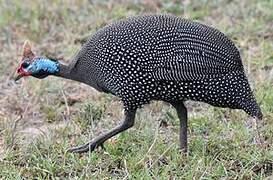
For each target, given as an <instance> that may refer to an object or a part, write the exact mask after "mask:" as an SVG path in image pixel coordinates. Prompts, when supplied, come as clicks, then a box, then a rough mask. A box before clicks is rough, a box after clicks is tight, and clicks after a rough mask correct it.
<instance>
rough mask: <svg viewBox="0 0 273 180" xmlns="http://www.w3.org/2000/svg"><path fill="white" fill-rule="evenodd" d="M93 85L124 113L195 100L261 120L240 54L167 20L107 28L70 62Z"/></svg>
mask: <svg viewBox="0 0 273 180" xmlns="http://www.w3.org/2000/svg"><path fill="white" fill-rule="evenodd" d="M73 65H74V66H73V72H75V73H78V76H79V78H82V79H83V80H82V81H85V82H87V84H90V85H91V86H93V87H95V88H97V89H100V90H103V91H105V92H109V93H112V94H114V95H117V96H119V97H121V98H122V101H123V102H124V106H125V108H127V109H130V108H131V109H135V108H138V107H141V106H142V105H143V104H146V103H149V102H150V101H151V100H163V101H167V102H175V101H186V100H189V99H190V100H196V101H203V102H207V103H209V104H211V105H214V106H219V107H229V108H238V109H243V110H245V111H246V112H247V113H248V114H250V115H251V116H255V117H259V118H261V117H262V113H261V111H260V108H259V106H258V105H257V103H256V100H255V98H254V96H253V94H252V92H251V89H250V87H249V83H248V81H247V79H246V77H245V74H244V70H243V65H242V61H241V58H240V54H239V52H238V50H237V48H236V47H235V45H234V44H233V43H232V42H231V41H230V40H229V39H228V38H227V37H226V36H225V35H224V34H223V33H221V32H220V31H218V30H216V29H213V28H211V27H208V26H205V25H202V24H200V23H197V22H192V21H189V20H185V19H182V18H179V17H175V16H171V15H145V16H139V17H132V18H127V19H125V20H122V21H118V22H116V23H112V24H110V25H107V26H106V27H104V28H102V29H100V30H99V31H98V32H97V33H95V35H93V36H92V37H91V38H90V39H89V40H88V41H87V43H86V44H85V45H84V47H83V48H82V50H81V51H80V52H79V54H78V55H77V57H76V58H75V62H74V63H73Z"/></svg>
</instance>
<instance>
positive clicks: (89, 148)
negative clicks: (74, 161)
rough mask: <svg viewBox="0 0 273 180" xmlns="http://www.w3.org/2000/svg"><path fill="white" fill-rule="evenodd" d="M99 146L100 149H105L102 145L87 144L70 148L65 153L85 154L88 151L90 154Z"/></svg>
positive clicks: (95, 143)
mask: <svg viewBox="0 0 273 180" xmlns="http://www.w3.org/2000/svg"><path fill="white" fill-rule="evenodd" d="M99 146H101V147H102V149H105V148H104V146H103V143H98V142H88V143H86V144H84V145H82V146H79V147H73V148H70V149H68V150H67V151H68V152H71V153H86V152H88V151H90V152H92V151H94V150H95V149H96V148H97V147H99Z"/></svg>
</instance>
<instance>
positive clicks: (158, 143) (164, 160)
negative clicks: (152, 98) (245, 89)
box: [0, 0, 273, 179]
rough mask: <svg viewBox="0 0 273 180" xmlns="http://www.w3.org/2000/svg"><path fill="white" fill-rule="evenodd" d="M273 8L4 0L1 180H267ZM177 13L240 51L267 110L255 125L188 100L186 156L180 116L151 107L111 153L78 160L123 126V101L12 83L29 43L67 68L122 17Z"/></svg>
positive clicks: (246, 0) (143, 0) (142, 0)
mask: <svg viewBox="0 0 273 180" xmlns="http://www.w3.org/2000/svg"><path fill="white" fill-rule="evenodd" d="M272 9H273V1H272V0H234V1H228V0H226V1H225V0H215V1H207V0H202V1H197V0H194V1H189V0H185V1H175V0H172V1H167V0H165V1H156V0H135V1H126V0H117V1H116V0H115V1H114V0H109V1H105V0H102V1H99V0H93V1H92V0H89V1H87V0H69V1H62V0H49V1H46V0H40V1H34V0H28V1H24V2H23V1H19V0H13V1H8V0H0V48H1V51H0V169H1V171H0V178H1V179H15V178H16V179H34V178H36V179H56V178H60V179H91V178H93V179H111V178H113V179H140V178H143V179H219V178H223V179H250V178H253V179H264V178H268V179H269V178H270V176H272V174H273V147H272V141H273V88H272V84H273V51H272V49H273V31H272V29H273V11H272ZM147 12H154V13H172V14H176V15H178V16H181V17H185V18H190V19H193V20H196V21H199V22H202V23H204V24H207V25H210V26H213V27H215V28H217V29H219V30H220V31H222V32H224V33H225V34H226V35H227V36H228V37H229V38H231V39H232V40H233V41H234V43H235V44H236V46H237V47H238V48H239V50H240V52H241V56H242V59H243V64H244V67H245V72H246V74H247V76H248V78H249V81H250V83H251V86H252V87H253V90H254V92H255V96H256V98H257V100H258V102H259V104H260V105H261V109H262V112H263V114H264V119H263V120H262V121H260V122H259V124H258V125H259V128H258V130H259V132H260V139H261V143H259V141H258V139H259V138H258V133H257V129H256V128H255V127H256V126H255V121H253V120H252V119H251V118H249V117H248V116H247V115H246V114H245V113H244V112H243V111H241V110H229V109H220V108H216V107H212V106H209V105H207V104H204V103H197V102H187V107H188V110H189V152H190V153H189V155H188V156H184V155H183V154H182V153H181V152H180V151H179V148H178V147H179V143H178V130H179V128H178V127H179V120H178V118H177V115H176V113H175V111H174V109H173V108H171V107H170V105H168V104H165V103H163V102H153V103H151V104H150V105H147V106H145V107H144V108H142V109H140V110H139V111H138V113H137V116H136V124H135V126H134V127H133V128H131V129H130V130H128V131H126V132H124V133H121V134H120V135H118V136H116V137H114V138H112V139H110V140H109V141H107V142H106V143H105V150H103V149H98V150H96V151H95V152H93V153H87V154H82V155H79V154H71V153H67V152H66V150H67V149H68V148H69V147H72V146H77V145H80V144H83V143H84V142H86V141H87V140H89V139H92V138H93V137H95V136H96V135H98V134H101V133H103V132H105V131H106V130H108V129H110V128H112V127H114V126H115V125H117V124H119V123H120V122H121V120H122V117H123V111H122V104H121V103H120V101H119V99H118V98H116V97H114V96H111V95H106V94H103V93H98V92H96V91H95V90H94V89H92V88H91V87H88V86H86V85H83V84H80V83H78V82H73V81H70V80H64V79H59V78H57V77H49V78H47V79H44V80H38V79H35V78H25V79H23V80H21V81H20V82H18V83H15V82H14V81H13V80H12V77H13V75H14V71H15V69H16V67H17V66H18V63H19V61H20V57H21V54H22V45H23V43H24V41H25V40H26V39H29V40H30V41H31V44H32V45H33V50H34V51H35V52H36V54H39V55H46V56H54V57H59V58H62V59H64V61H65V62H67V63H68V62H69V61H70V60H71V59H72V58H73V56H74V54H75V53H76V52H77V51H78V50H79V49H80V47H81V43H82V42H84V40H85V39H86V38H87V37H88V36H89V35H91V34H92V33H94V32H95V31H96V30H97V29H99V28H100V27H102V26H104V25H105V24H107V23H109V22H112V21H116V20H118V19H121V18H123V17H127V16H133V15H138V14H144V13H147Z"/></svg>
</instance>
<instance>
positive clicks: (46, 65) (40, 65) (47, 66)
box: [29, 57, 60, 74]
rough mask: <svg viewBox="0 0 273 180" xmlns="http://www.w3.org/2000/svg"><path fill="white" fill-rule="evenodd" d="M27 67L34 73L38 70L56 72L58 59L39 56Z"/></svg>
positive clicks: (58, 68) (58, 69)
mask: <svg viewBox="0 0 273 180" xmlns="http://www.w3.org/2000/svg"><path fill="white" fill-rule="evenodd" d="M29 68H30V69H31V71H32V72H33V73H34V74H35V73H38V72H40V71H41V70H43V71H45V72H47V73H49V74H56V73H58V72H59V71H60V67H59V62H58V61H53V60H50V59H48V58H45V57H41V58H39V59H37V60H35V61H34V62H33V64H32V66H30V67H29Z"/></svg>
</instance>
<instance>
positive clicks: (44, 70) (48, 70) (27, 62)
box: [15, 41, 60, 81]
mask: <svg viewBox="0 0 273 180" xmlns="http://www.w3.org/2000/svg"><path fill="white" fill-rule="evenodd" d="M59 71H60V68H59V63H58V61H56V60H52V59H48V58H46V57H42V56H35V55H34V53H33V52H32V51H31V46H30V43H29V42H28V41H26V42H25V44H24V47H23V57H22V59H21V61H20V65H19V67H18V68H17V75H16V77H15V81H17V80H19V79H21V78H22V77H27V76H33V77H36V78H39V79H42V78H45V77H47V76H48V75H53V74H56V73H58V72H59Z"/></svg>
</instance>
